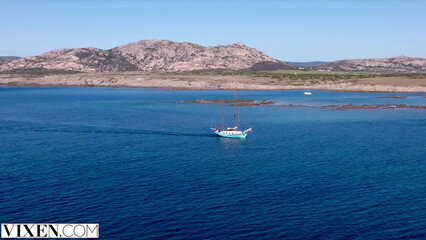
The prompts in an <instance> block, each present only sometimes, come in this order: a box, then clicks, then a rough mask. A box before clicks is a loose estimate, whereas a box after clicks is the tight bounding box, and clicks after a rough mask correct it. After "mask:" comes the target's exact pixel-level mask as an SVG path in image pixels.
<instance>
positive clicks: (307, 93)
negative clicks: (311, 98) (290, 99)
mask: <svg viewBox="0 0 426 240" xmlns="http://www.w3.org/2000/svg"><path fill="white" fill-rule="evenodd" d="M303 94H305V95H312V93H311V92H303Z"/></svg>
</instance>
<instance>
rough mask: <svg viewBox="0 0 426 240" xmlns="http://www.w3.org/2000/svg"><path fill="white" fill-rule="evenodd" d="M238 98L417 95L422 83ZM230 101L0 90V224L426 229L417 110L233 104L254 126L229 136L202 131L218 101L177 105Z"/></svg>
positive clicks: (214, 234) (408, 235)
mask: <svg viewBox="0 0 426 240" xmlns="http://www.w3.org/2000/svg"><path fill="white" fill-rule="evenodd" d="M395 95H397V96H406V98H403V99H392V98H378V97H380V96H395ZM239 97H240V98H241V99H255V100H263V99H266V100H273V101H276V102H277V103H278V104H300V105H312V106H321V105H330V104H336V105H345V104H351V103H352V104H388V103H401V104H415V105H426V98H422V94H420V93H410V94H409V93H398V94H395V93H342V92H326V91H313V92H312V95H311V96H305V95H303V91H241V92H239ZM233 98H234V93H233V92H232V91H175V90H173V91H172V90H159V89H116V88H74V87H0V222H2V223H99V224H100V238H101V239H425V238H426V223H425V222H426V221H425V219H426V186H425V184H426V147H425V146H426V135H425V134H426V110H421V109H376V110H334V109H321V108H312V107H309V108H307V107H294V108H284V107H268V106H251V107H249V106H247V107H240V127H241V128H244V129H245V128H249V127H252V128H253V132H252V133H251V134H249V135H248V137H247V139H245V140H239V139H224V138H219V137H216V136H214V135H213V134H212V130H211V129H210V127H213V126H217V125H220V124H221V105H223V104H196V103H190V104H179V103H176V101H181V100H195V99H233ZM233 111H234V107H233V106H231V105H225V106H224V112H225V114H224V115H225V121H226V123H227V125H229V126H232V125H233Z"/></svg>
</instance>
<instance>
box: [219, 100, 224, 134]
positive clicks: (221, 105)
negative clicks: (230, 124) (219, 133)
mask: <svg viewBox="0 0 426 240" xmlns="http://www.w3.org/2000/svg"><path fill="white" fill-rule="evenodd" d="M223 105H224V103H223V102H222V103H221V104H220V107H221V110H222V116H221V118H222V129H223V128H224V127H225V112H224V110H223Z"/></svg>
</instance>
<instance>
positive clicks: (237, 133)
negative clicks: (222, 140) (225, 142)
mask: <svg viewBox="0 0 426 240" xmlns="http://www.w3.org/2000/svg"><path fill="white" fill-rule="evenodd" d="M212 130H214V132H215V133H216V134H217V135H219V136H221V137H226V138H246V137H247V134H248V133H249V132H251V130H252V128H249V129H247V130H245V131H241V130H239V129H238V127H233V128H230V127H228V128H226V129H216V128H212Z"/></svg>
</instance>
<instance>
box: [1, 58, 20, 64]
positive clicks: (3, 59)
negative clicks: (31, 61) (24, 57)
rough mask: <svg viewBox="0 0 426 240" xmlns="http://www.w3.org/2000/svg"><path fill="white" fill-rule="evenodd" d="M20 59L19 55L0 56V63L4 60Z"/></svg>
mask: <svg viewBox="0 0 426 240" xmlns="http://www.w3.org/2000/svg"><path fill="white" fill-rule="evenodd" d="M16 59H20V57H15V56H0V64H2V63H5V62H11V61H13V60H16Z"/></svg>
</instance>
